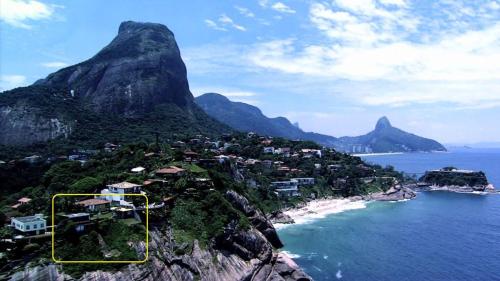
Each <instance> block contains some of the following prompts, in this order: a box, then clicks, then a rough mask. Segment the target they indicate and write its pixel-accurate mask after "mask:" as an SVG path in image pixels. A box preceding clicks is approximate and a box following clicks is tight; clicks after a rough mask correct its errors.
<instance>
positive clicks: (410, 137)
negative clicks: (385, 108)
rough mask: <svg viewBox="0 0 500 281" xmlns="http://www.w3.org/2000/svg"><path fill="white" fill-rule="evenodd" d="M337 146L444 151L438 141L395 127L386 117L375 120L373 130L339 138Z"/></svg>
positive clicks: (363, 149) (377, 150)
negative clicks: (359, 134)
mask: <svg viewBox="0 0 500 281" xmlns="http://www.w3.org/2000/svg"><path fill="white" fill-rule="evenodd" d="M338 147H339V148H341V149H342V150H344V151H348V152H361V153H363V152H375V153H382V152H417V151H446V148H445V147H444V146H443V145H442V144H440V143H439V142H437V141H435V140H432V139H427V138H423V137H419V136H417V135H414V134H411V133H407V132H405V131H403V130H400V129H398V128H395V127H393V126H392V125H391V122H390V121H389V119H388V118H387V117H385V116H384V117H382V118H380V119H379V120H378V121H377V124H376V125H375V130H373V131H371V132H369V133H368V134H366V135H362V136H358V137H341V138H339V143H338Z"/></svg>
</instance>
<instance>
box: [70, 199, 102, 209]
mask: <svg viewBox="0 0 500 281" xmlns="http://www.w3.org/2000/svg"><path fill="white" fill-rule="evenodd" d="M108 203H109V201H108V200H103V199H97V198H93V199H87V200H83V201H80V202H78V203H76V204H78V205H83V206H84V207H88V206H92V205H103V204H108Z"/></svg>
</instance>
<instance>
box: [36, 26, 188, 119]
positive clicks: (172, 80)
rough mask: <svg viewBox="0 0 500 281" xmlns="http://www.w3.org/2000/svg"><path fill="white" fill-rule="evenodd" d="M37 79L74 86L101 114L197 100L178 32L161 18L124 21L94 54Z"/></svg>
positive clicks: (73, 90) (46, 83) (133, 113)
mask: <svg viewBox="0 0 500 281" xmlns="http://www.w3.org/2000/svg"><path fill="white" fill-rule="evenodd" d="M36 84H37V85H44V86H49V87H56V88H67V89H70V91H71V93H72V95H74V96H75V97H77V98H79V99H82V100H84V101H85V102H87V103H90V104H91V105H92V109H93V110H95V111H97V112H99V113H116V114H122V115H125V116H137V115H141V114H144V113H147V112H150V111H151V110H152V109H153V108H154V107H155V105H157V104H162V103H174V104H176V105H178V106H180V107H191V106H192V105H193V104H194V100H193V96H192V94H191V92H190V91H189V85H188V81H187V74H186V67H185V65H184V62H183V61H182V59H181V56H180V51H179V48H178V46H177V43H176V41H175V38H174V34H173V33H172V32H171V31H170V30H169V29H168V28H167V27H166V26H164V25H162V24H157V23H140V22H132V21H127V22H123V23H122V24H121V25H120V28H119V30H118V35H117V36H116V37H115V38H114V39H113V41H111V43H110V44H109V45H108V46H106V47H105V48H104V49H102V50H101V51H100V52H99V53H97V54H96V55H95V56H94V57H92V58H90V59H89V60H86V61H84V62H81V63H79V64H76V65H73V66H70V67H66V68H64V69H61V70H59V71H57V72H55V73H53V74H50V75H49V76H48V77H47V78H45V79H43V80H39V81H37V83H36Z"/></svg>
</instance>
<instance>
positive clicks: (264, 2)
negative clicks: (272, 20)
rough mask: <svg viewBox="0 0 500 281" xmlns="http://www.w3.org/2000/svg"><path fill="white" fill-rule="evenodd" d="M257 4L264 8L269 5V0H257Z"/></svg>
mask: <svg viewBox="0 0 500 281" xmlns="http://www.w3.org/2000/svg"><path fill="white" fill-rule="evenodd" d="M258 3H259V6H261V7H262V8H266V7H267V5H269V0H258Z"/></svg>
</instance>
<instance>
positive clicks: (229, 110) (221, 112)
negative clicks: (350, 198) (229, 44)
mask: <svg viewBox="0 0 500 281" xmlns="http://www.w3.org/2000/svg"><path fill="white" fill-rule="evenodd" d="M195 102H196V103H197V104H198V106H200V107H201V108H202V109H203V110H205V112H206V113H207V114H208V115H210V116H212V117H214V118H215V119H217V120H218V121H220V122H222V123H224V124H227V125H229V126H230V127H232V128H234V129H236V130H239V131H244V132H250V131H252V132H255V133H258V134H261V135H268V136H275V137H284V138H288V139H292V140H295V139H302V140H311V141H315V142H318V143H320V144H323V145H327V146H332V145H333V144H334V143H335V142H336V138H334V137H332V136H327V135H322V134H317V133H310V132H304V131H302V130H301V129H300V128H299V127H298V126H296V125H293V124H292V123H290V121H289V120H288V119H286V118H285V117H275V118H269V117H267V116H265V115H264V114H263V113H262V111H261V110H260V109H259V108H257V107H255V106H252V105H249V104H246V103H242V102H233V101H230V100H229V99H228V98H226V97H225V96H223V95H220V94H216V93H207V94H204V95H201V96H199V97H197V98H195Z"/></svg>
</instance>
